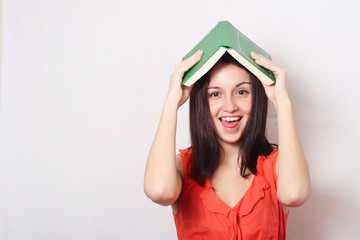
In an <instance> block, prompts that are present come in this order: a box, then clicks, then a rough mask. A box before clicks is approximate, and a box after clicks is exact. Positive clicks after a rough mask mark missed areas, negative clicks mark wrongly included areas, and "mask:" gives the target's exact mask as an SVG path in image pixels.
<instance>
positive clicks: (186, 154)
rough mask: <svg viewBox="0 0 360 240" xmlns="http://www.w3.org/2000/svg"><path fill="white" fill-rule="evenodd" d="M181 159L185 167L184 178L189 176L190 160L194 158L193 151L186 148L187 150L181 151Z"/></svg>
mask: <svg viewBox="0 0 360 240" xmlns="http://www.w3.org/2000/svg"><path fill="white" fill-rule="evenodd" d="M179 152H180V154H179V155H180V157H181V160H182V163H183V166H184V176H187V175H188V174H189V172H190V167H191V166H190V159H191V156H192V149H191V148H186V149H179Z"/></svg>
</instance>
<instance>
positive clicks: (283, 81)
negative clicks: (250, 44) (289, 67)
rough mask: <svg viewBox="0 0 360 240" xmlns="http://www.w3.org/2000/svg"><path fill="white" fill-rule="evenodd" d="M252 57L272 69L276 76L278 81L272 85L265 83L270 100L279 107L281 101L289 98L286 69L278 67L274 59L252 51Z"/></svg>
mask: <svg viewBox="0 0 360 240" xmlns="http://www.w3.org/2000/svg"><path fill="white" fill-rule="evenodd" d="M251 57H252V58H253V59H254V60H255V62H256V63H257V64H258V65H260V66H262V67H264V68H266V69H269V70H270V71H272V72H273V73H274V75H275V77H276V83H275V84H272V85H270V86H267V85H264V84H263V86H264V88H265V92H266V95H267V96H268V98H269V99H270V101H271V102H272V103H273V104H274V105H275V108H277V106H278V103H279V101H283V100H289V95H288V90H287V72H286V70H285V69H283V68H280V67H278V66H277V65H276V64H275V63H274V62H273V61H271V60H270V59H268V58H266V57H264V56H263V55H260V54H257V53H255V52H251Z"/></svg>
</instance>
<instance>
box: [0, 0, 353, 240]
mask: <svg viewBox="0 0 360 240" xmlns="http://www.w3.org/2000/svg"><path fill="white" fill-rule="evenodd" d="M359 9H360V5H359V3H358V1H355V0H354V1H349V0H344V1H331V0H330V1H329V0H328V1H308V0H306V1H299V2H293V1H285V0H284V1H250V0H249V1H201V0H199V1H188V0H182V1H165V0H164V1H145V0H144V1H125V0H101V1H100V0H97V1H96V0H63V1H58V0H56V1H55V0H32V1H28V0H3V69H2V82H1V85H2V88H1V132H0V140H1V141H0V239H1V240H63V239H64V240H82V239H89V240H92V239H94V240H95V239H99V240H100V239H109V240H112V239H114V240H115V239H116V240H118V239H125V240H127V239H176V232H175V225H174V222H173V218H172V213H171V209H170V207H161V206H158V205H156V204H155V203H153V202H151V201H150V200H149V199H147V198H146V196H145V194H144V192H143V177H144V169H145V163H146V158H147V154H148V151H149V149H150V146H151V143H152V140H153V137H154V134H155V131H156V128H157V125H158V121H159V119H160V114H161V110H162V104H163V102H164V99H165V97H166V94H167V88H168V82H169V76H170V74H171V73H172V71H173V69H174V66H175V65H176V64H177V63H178V62H180V61H181V58H182V57H183V56H184V55H185V54H186V53H187V52H188V51H189V50H190V49H191V48H192V47H193V46H194V45H195V44H196V43H197V42H198V41H199V40H200V39H201V38H202V37H204V36H205V34H206V33H207V32H208V31H210V30H211V29H212V28H213V27H214V26H215V25H216V24H217V22H218V21H221V20H229V21H230V22H231V23H232V24H233V25H234V26H235V27H237V28H238V29H239V30H240V31H242V32H243V33H244V34H245V35H247V36H248V37H250V38H251V39H252V40H254V41H255V42H256V43H257V44H259V45H260V46H262V47H263V48H264V49H265V50H266V51H268V52H269V53H270V54H271V55H272V57H273V60H274V61H275V62H276V63H277V64H278V65H279V66H282V67H284V68H286V69H287V70H288V75H289V91H290V94H291V98H292V100H293V105H294V109H295V117H296V121H297V126H298V130H299V133H300V137H301V139H302V143H303V147H304V149H305V152H306V156H307V159H308V161H309V165H310V167H311V178H312V195H311V198H310V200H309V201H308V202H307V203H306V204H305V205H303V206H302V207H300V208H298V209H292V210H291V213H290V216H289V221H288V228H287V230H288V231H287V235H288V239H331V240H332V239H334V240H335V239H336V240H337V239H357V238H358V236H359V235H360V228H359V225H360V220H359V214H360V186H359V183H360V174H359V168H360V162H359V154H358V150H359V146H360V141H359V133H360V131H359V120H358V119H359V117H360V107H359V103H360V97H359V92H360V87H359V86H360V83H359V80H360V79H359V64H360V60H359V57H360V47H359V43H360V31H359V25H360V17H359V14H358V12H359ZM269 115H270V116H269V117H270V120H269V129H268V134H269V138H270V139H271V140H272V141H273V142H276V124H275V121H276V119H275V118H274V117H275V115H274V113H270V114H269ZM178 116H179V120H178V135H177V148H186V147H188V146H189V130H188V107H187V105H185V106H183V107H182V108H181V109H180V110H179V114H178ZM254 224H256V223H254Z"/></svg>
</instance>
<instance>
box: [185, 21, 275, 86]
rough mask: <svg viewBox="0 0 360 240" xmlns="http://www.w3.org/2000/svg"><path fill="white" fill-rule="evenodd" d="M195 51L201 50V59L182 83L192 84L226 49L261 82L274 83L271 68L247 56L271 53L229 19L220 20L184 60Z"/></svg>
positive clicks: (186, 74) (187, 73)
mask: <svg viewBox="0 0 360 240" xmlns="http://www.w3.org/2000/svg"><path fill="white" fill-rule="evenodd" d="M198 50H202V51H203V56H202V58H201V60H200V61H199V62H198V63H196V64H195V65H194V66H193V67H192V68H191V69H190V70H189V71H187V72H186V73H185V74H184V78H183V81H182V83H181V84H184V85H186V86H191V85H192V84H193V83H195V82H196V81H197V80H198V79H199V78H200V77H202V76H203V75H204V74H205V73H206V72H207V71H208V70H210V69H211V67H213V66H214V65H215V63H216V62H217V61H218V60H219V59H220V58H221V56H222V55H223V54H224V53H225V52H229V53H230V55H231V56H233V57H234V58H235V59H236V60H238V61H239V62H240V64H242V65H243V66H244V67H246V68H247V69H248V70H249V71H250V72H252V73H253V74H254V75H255V76H256V77H258V78H259V79H260V81H262V82H263V83H264V84H266V85H271V84H273V83H274V82H275V76H274V74H273V72H272V71H270V70H268V69H265V68H263V67H261V66H259V65H257V64H256V63H255V61H254V59H253V58H252V57H251V56H250V54H251V52H252V51H253V52H255V53H258V54H261V55H263V56H265V57H267V58H269V59H271V56H270V55H269V54H268V53H267V52H265V51H264V50H263V49H261V48H260V47H259V46H258V45H256V44H255V43H254V42H253V41H251V40H250V39H249V38H247V37H246V36H245V35H244V34H242V33H241V32H240V31H239V30H237V29H236V28H235V27H234V26H233V25H232V24H231V23H230V22H228V21H221V22H219V23H218V24H217V25H216V26H215V27H214V28H213V29H212V30H211V31H210V32H209V33H208V34H207V35H206V36H205V37H204V38H203V39H202V40H201V41H200V42H199V43H198V44H197V45H196V46H195V47H194V48H193V49H192V50H191V51H190V52H189V53H188V54H186V55H185V56H184V57H183V60H185V59H187V58H189V57H191V56H192V55H193V54H194V53H196V52H197V51H198Z"/></svg>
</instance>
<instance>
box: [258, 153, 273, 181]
mask: <svg viewBox="0 0 360 240" xmlns="http://www.w3.org/2000/svg"><path fill="white" fill-rule="evenodd" d="M277 157H278V149H274V151H272V153H270V154H269V155H268V156H266V157H265V156H260V157H259V159H258V168H257V169H258V171H260V172H261V174H262V175H263V176H264V177H265V179H266V181H267V182H269V183H270V184H271V185H273V186H275V187H276V181H277V175H276V161H277Z"/></svg>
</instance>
